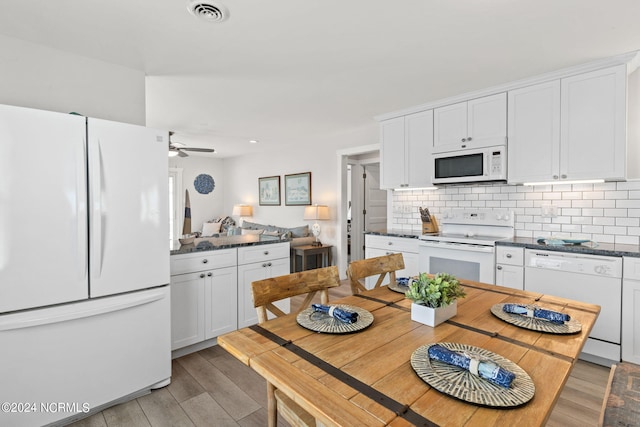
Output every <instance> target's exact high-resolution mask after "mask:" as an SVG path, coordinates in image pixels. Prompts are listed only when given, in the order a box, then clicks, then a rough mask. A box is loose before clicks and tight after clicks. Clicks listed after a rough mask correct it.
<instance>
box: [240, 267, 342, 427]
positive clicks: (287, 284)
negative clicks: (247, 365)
mask: <svg viewBox="0 0 640 427" xmlns="http://www.w3.org/2000/svg"><path fill="white" fill-rule="evenodd" d="M337 286H340V275H339V274H338V267H335V266H333V267H326V268H317V269H314V270H307V271H301V272H299V273H292V274H288V275H286V276H279V277H272V278H269V279H264V280H257V281H255V282H252V283H251V292H252V294H253V305H254V306H255V307H256V310H257V312H258V323H264V322H266V321H267V312H271V313H272V314H274V315H275V316H277V317H279V316H285V315H286V313H284V312H283V311H282V310H280V309H279V308H278V307H276V306H275V305H274V304H273V303H274V302H276V301H280V300H283V299H285V298H290V297H293V296H297V295H303V294H307V296H306V298H305V299H304V301H303V303H302V305H301V306H300V309H299V310H298V312H300V311H302V310H303V309H305V308H307V307H309V306H310V305H311V302H312V299H313V298H314V297H315V295H316V294H317V293H318V292H319V293H320V302H321V303H322V304H328V303H329V288H334V287H337ZM267 412H268V419H269V424H268V425H269V427H275V426H276V423H277V419H278V413H280V415H281V416H282V417H283V418H284V419H286V420H287V421H288V422H289V424H291V425H292V426H316V420H315V418H313V416H312V415H311V414H309V413H308V412H306V411H305V410H304V409H302V408H301V407H300V406H299V405H298V404H297V403H295V402H294V401H293V400H291V399H290V398H289V397H288V396H286V395H285V394H284V393H282V392H281V391H280V390H278V389H276V388H275V387H274V386H273V384H271V383H269V382H267Z"/></svg>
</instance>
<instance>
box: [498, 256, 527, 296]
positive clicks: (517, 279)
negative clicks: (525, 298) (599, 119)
mask: <svg viewBox="0 0 640 427" xmlns="http://www.w3.org/2000/svg"><path fill="white" fill-rule="evenodd" d="M496 285H499V286H506V287H507V288H514V289H522V290H524V248H516V247H510V246H496Z"/></svg>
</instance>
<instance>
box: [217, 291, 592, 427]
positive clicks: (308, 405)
mask: <svg viewBox="0 0 640 427" xmlns="http://www.w3.org/2000/svg"><path fill="white" fill-rule="evenodd" d="M463 286H464V289H465V292H466V294H467V296H466V297H465V298H462V299H459V300H458V309H457V314H456V316H454V317H453V318H451V319H449V320H447V321H445V322H444V323H442V324H440V325H437V326H435V327H430V326H427V325H424V324H421V323H418V322H415V321H412V320H411V312H410V311H411V300H408V299H406V298H405V296H404V295H403V294H402V293H398V292H394V291H392V290H390V289H388V287H387V286H382V287H380V288H376V289H373V290H369V291H366V292H364V293H363V294H360V295H352V296H348V297H345V298H341V299H339V300H335V301H331V303H336V304H337V303H339V304H346V305H351V306H357V307H360V308H362V309H365V310H367V311H369V312H370V313H371V314H372V315H373V316H374V320H373V323H372V324H371V325H370V326H369V327H367V328H366V329H363V330H361V331H359V332H354V333H349V334H327V333H317V332H314V331H311V330H309V329H305V328H304V327H302V326H300V325H299V324H298V323H297V321H296V315H295V314H291V315H288V316H285V317H280V318H277V319H273V320H269V321H267V322H265V323H263V324H261V325H255V326H252V327H247V328H243V329H240V330H237V331H234V332H231V333H228V334H225V335H222V336H220V337H218V344H219V345H220V346H222V347H223V348H224V349H226V350H227V351H228V352H229V353H231V354H232V355H234V356H235V357H236V358H238V359H239V360H240V361H242V362H243V363H245V364H246V365H248V366H250V367H251V368H252V369H253V370H255V371H256V372H257V373H258V374H260V375H261V376H262V377H264V378H265V379H266V380H267V381H268V382H270V383H272V384H273V385H274V386H275V387H276V388H278V389H280V390H281V391H282V392H283V393H285V394H286V395H288V396H289V397H290V398H291V399H293V400H294V401H295V402H296V403H298V404H299V405H300V406H301V407H302V408H304V409H305V410H306V411H308V412H309V413H311V414H312V415H313V416H314V417H315V418H316V419H317V420H318V421H319V422H320V423H322V424H324V425H327V426H349V427H352V426H383V425H391V426H409V425H432V426H434V425H439V426H483V427H484V426H490V425H497V426H513V425H518V426H542V425H544V424H545V423H546V421H547V419H548V418H549V415H550V414H551V411H552V410H553V407H554V405H555V404H556V401H557V400H558V397H559V396H560V393H561V392H562V389H563V387H564V385H565V383H566V381H567V379H568V378H569V375H570V373H571V370H572V368H573V366H574V364H575V363H576V361H577V358H578V356H579V355H580V352H581V350H582V348H583V346H584V343H585V341H586V339H587V337H588V336H589V333H590V331H591V329H592V327H593V324H594V323H595V321H596V319H597V317H598V314H599V312H600V306H598V305H593V304H586V303H582V302H579V301H573V300H568V299H564V298H558V297H553V296H549V295H542V294H537V293H532V292H526V291H521V290H515V289H511V288H505V287H500V286H496V285H487V284H482V283H477V282H468V281H463ZM507 302H509V303H511V302H512V303H517V304H535V305H538V306H541V307H544V308H548V309H550V310H554V311H560V312H563V313H567V314H569V315H570V316H571V318H572V320H576V321H578V322H580V323H581V325H582V330H581V331H580V332H578V333H573V334H550V333H544V332H538V331H534V330H529V329H524V328H521V327H518V326H515V325H514V324H511V323H507V322H505V321H503V320H501V319H500V318H498V317H496V316H495V315H493V314H492V313H491V311H490V309H491V307H492V306H493V305H494V304H498V303H507ZM438 342H442V343H461V344H466V345H470V346H475V347H480V348H482V349H486V350H489V351H491V352H493V353H495V354H497V355H499V356H501V357H503V358H506V359H508V360H510V361H512V362H514V363H515V364H517V365H518V366H519V367H520V368H522V369H523V370H524V371H525V372H526V373H527V374H528V375H529V376H530V378H531V380H532V381H533V384H534V386H535V393H534V395H533V398H531V400H529V401H528V402H526V403H524V404H522V405H519V406H517V407H511V408H503V407H490V406H489V407H488V406H480V405H477V404H472V403H468V402H466V401H463V400H459V399H457V398H454V397H451V396H449V395H447V394H445V393H443V392H440V391H438V390H436V389H435V388H433V387H431V386H429V384H427V383H426V382H425V381H424V380H423V379H422V378H421V377H419V376H418V375H417V374H416V372H415V371H414V369H413V368H412V365H411V356H412V353H413V352H414V351H415V350H416V349H417V348H419V347H421V346H424V345H427V344H431V343H438Z"/></svg>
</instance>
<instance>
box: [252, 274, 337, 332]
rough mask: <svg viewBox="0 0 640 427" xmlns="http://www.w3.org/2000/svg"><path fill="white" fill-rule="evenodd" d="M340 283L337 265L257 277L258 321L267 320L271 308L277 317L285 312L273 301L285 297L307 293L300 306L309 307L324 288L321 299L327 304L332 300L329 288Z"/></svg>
mask: <svg viewBox="0 0 640 427" xmlns="http://www.w3.org/2000/svg"><path fill="white" fill-rule="evenodd" d="M337 286H340V275H339V274H338V267H336V266H331V267H325V268H316V269H313V270H307V271H301V272H298V273H292V274H287V275H284V276H278V277H271V278H268V279H263V280H256V281H255V282H252V283H251V292H252V295H253V305H254V307H256V309H257V312H258V322H259V323H262V322H264V321H266V319H267V311H270V312H271V313H273V314H274V315H276V316H277V317H280V316H283V315H285V313H283V312H282V311H281V310H280V309H278V308H277V307H276V306H274V305H273V303H274V302H275V301H280V300H283V299H285V298H290V297H294V296H297V295H303V294H307V296H306V298H305V300H304V302H303V303H302V306H301V307H300V309H301V310H302V309H304V308H307V307H308V306H309V305H310V304H311V300H312V299H313V297H314V296H315V295H316V293H317V292H320V297H321V302H322V303H323V304H327V303H328V301H329V291H328V290H329V288H333V287H337Z"/></svg>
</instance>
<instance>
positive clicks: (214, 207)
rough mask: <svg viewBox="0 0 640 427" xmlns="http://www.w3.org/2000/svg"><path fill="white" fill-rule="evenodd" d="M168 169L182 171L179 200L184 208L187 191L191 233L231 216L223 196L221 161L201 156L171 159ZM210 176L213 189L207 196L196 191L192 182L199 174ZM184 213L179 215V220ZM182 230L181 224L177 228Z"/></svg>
mask: <svg viewBox="0 0 640 427" xmlns="http://www.w3.org/2000/svg"><path fill="white" fill-rule="evenodd" d="M169 167H172V168H181V169H182V194H181V195H180V200H181V203H182V205H183V206H184V197H185V196H184V194H185V190H189V201H190V202H191V231H192V232H193V231H202V224H203V223H204V222H206V221H210V220H212V219H214V218H217V217H219V216H226V215H231V209H226V208H225V204H224V195H225V192H226V191H227V190H226V187H227V184H226V182H227V179H226V177H225V164H224V161H223V160H222V159H216V158H211V157H202V156H191V155H190V156H189V157H173V158H170V159H169ZM202 173H204V174H208V175H211V177H212V178H213V181H214V183H215V188H214V189H213V191H212V192H211V193H209V194H200V193H198V192H197V191H196V189H195V187H194V185H193V182H194V181H195V179H196V177H197V176H198V175H200V174H202ZM183 217H184V212H182V213H181V218H183ZM179 229H180V230H182V223H181V224H180V226H179Z"/></svg>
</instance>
